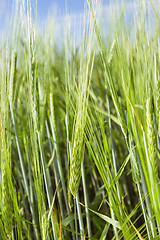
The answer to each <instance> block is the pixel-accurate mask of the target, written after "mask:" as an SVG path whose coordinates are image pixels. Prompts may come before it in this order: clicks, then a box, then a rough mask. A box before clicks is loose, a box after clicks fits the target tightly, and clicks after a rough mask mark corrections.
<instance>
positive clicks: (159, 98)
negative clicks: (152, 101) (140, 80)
mask: <svg viewBox="0 0 160 240" xmlns="http://www.w3.org/2000/svg"><path fill="white" fill-rule="evenodd" d="M156 117H157V122H158V135H159V136H160V79H159V78H158V79H157V81H156Z"/></svg>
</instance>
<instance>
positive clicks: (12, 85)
mask: <svg viewBox="0 0 160 240" xmlns="http://www.w3.org/2000/svg"><path fill="white" fill-rule="evenodd" d="M16 62H17V53H16V51H15V50H13V51H12V59H11V74H10V89H9V97H10V101H11V102H12V101H13V97H14V88H15V75H16Z"/></svg>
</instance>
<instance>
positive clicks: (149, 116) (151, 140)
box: [146, 91, 158, 177]
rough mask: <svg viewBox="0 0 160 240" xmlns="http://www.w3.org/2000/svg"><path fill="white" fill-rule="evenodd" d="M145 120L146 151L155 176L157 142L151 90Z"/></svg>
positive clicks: (156, 172) (156, 171) (156, 173)
mask: <svg viewBox="0 0 160 240" xmlns="http://www.w3.org/2000/svg"><path fill="white" fill-rule="evenodd" d="M146 121H147V142H148V153H149V159H150V162H151V166H152V169H153V172H154V176H155V177H157V175H158V169H157V166H158V165H157V144H156V137H155V131H154V121H153V107H152V96H151V91H149V97H148V98H147V101H146Z"/></svg>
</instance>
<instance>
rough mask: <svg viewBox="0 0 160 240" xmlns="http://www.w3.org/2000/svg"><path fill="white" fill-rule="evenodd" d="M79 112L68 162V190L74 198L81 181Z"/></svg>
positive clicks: (80, 126)
mask: <svg viewBox="0 0 160 240" xmlns="http://www.w3.org/2000/svg"><path fill="white" fill-rule="evenodd" d="M82 128H83V126H82V119H81V112H79V113H78V115H77V122H76V126H75V135H74V140H73V147H72V153H71V160H70V179H69V189H70V191H71V193H72V195H73V196H74V197H75V196H76V194H77V192H78V187H79V183H80V180H81V151H82V144H83V131H82Z"/></svg>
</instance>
